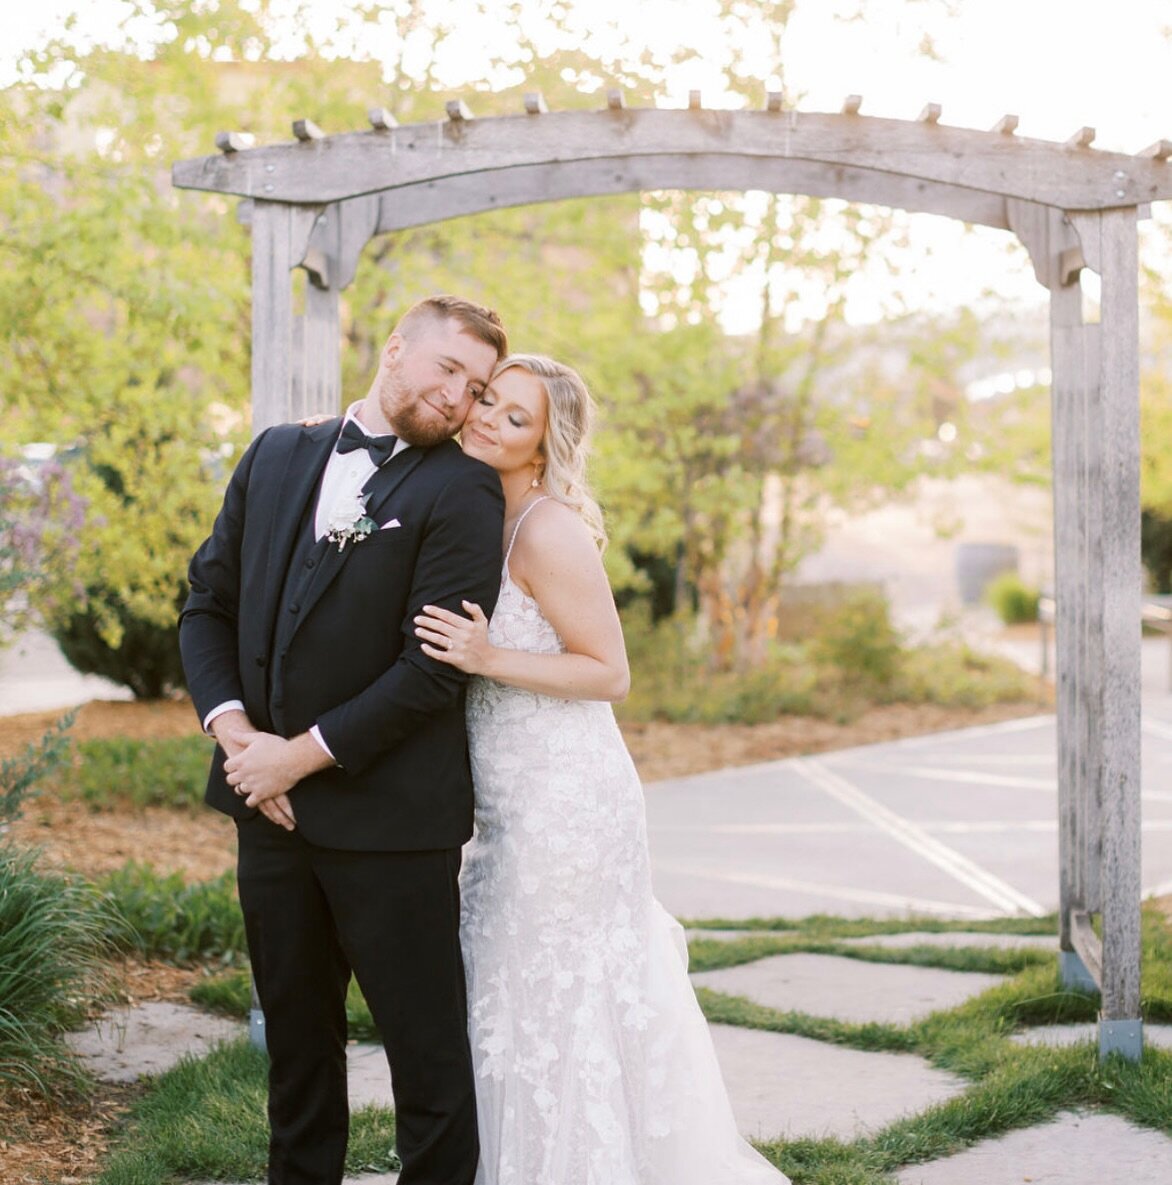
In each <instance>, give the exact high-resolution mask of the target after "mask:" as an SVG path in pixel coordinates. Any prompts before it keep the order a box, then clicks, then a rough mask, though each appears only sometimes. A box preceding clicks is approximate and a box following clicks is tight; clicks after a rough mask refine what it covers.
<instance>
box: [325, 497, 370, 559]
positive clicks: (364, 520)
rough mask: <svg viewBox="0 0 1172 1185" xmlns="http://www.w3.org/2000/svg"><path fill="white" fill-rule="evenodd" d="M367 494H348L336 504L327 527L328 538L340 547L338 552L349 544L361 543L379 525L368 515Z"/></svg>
mask: <svg viewBox="0 0 1172 1185" xmlns="http://www.w3.org/2000/svg"><path fill="white" fill-rule="evenodd" d="M366 499H367V495H366V494H346V495H344V496H343V497H341V498H339V499H338V501H337V502H335V503H334V508H333V510H331V511H330V518H329V522H328V523H327V525H326V537H327V538H328V539H329V541H330V542H331V543H336V544H337V545H338V550H339V551H341V550H342V548H344V547H345V546H346V544H347V543H350V542H354V543H361V542H362V540H363V539H365V538H366V537H367V535H369V534H370V533H371V532H372V531H374V530H375V529H376V528H377V526H378V524H377V523H376V522H375V521H374V519H372V518H371V517H370V515H368V514H367V513H366Z"/></svg>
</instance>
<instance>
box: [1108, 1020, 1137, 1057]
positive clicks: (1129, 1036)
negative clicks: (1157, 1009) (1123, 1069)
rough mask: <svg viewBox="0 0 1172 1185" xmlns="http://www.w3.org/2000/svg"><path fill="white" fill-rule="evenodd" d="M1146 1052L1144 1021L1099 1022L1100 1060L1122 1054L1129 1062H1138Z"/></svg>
mask: <svg viewBox="0 0 1172 1185" xmlns="http://www.w3.org/2000/svg"><path fill="white" fill-rule="evenodd" d="M1143 1052H1144V1022H1143V1021H1142V1020H1101V1021H1099V1059H1100V1060H1103V1059H1104V1058H1107V1057H1109V1056H1110V1055H1111V1054H1113V1053H1121V1054H1122V1055H1123V1056H1124V1057H1125V1058H1127V1060H1128V1061H1129V1062H1138V1061H1139V1059H1140V1058H1141V1057H1143Z"/></svg>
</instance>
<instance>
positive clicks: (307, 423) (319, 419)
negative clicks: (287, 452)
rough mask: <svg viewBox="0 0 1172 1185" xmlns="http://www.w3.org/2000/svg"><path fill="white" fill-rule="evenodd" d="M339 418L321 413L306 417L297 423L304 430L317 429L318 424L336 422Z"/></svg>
mask: <svg viewBox="0 0 1172 1185" xmlns="http://www.w3.org/2000/svg"><path fill="white" fill-rule="evenodd" d="M337 418H338V417H337V416H330V415H326V413H325V412H321V411H319V412H317V413H316V414H315V415H312V416H305V417H304V419H300V420H298V421H297V423H298V425H299V426H300V427H302V428H316V427H317V426H318V424H324V423H325V422H326V421H327V420H336V419H337Z"/></svg>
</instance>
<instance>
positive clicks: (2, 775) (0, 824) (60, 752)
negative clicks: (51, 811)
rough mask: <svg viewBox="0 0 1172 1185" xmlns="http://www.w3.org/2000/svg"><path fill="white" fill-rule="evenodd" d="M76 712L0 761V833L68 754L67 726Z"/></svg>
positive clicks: (17, 817)
mask: <svg viewBox="0 0 1172 1185" xmlns="http://www.w3.org/2000/svg"><path fill="white" fill-rule="evenodd" d="M76 715H77V713H76V712H70V713H68V715H65V716H62V717H61V719H60V720H58V721H57V723H56V724H55V725H53V727H52V728H51V729H50V730H49V731H48V732H47V733H45V735H44V736H43V737H41V739H40V740H39V741H37V742H36V743H35V744H31V745H28V746H26V748H25V750H24V752H23V753H21V754H20V755H19V756H17V757H8V758H6V759H5V760H4V761H2V762H0V835H2V834H3V833H4V829H5V827H6V826H7V824H9V823H12V822H14V821H15V820H17V819H19V818H20V816H21V813H22V809H23V806H24V801H25V799H26V798H29V797H31V796H32V795H34V794H36V793H37V791H38V789H39V786H38V783H40V782H42V781H43V780H44V779H45V778H46V777H48V776H49V775H50V774H51V773H53V771H54V770H57V769H60V768H61V766H62V764H63V763H64V762H65V761H66V759H67V758H68V756H69V743H70V740H69V729H70V728H71V727H72V725H73V721H74V718H75V717H76Z"/></svg>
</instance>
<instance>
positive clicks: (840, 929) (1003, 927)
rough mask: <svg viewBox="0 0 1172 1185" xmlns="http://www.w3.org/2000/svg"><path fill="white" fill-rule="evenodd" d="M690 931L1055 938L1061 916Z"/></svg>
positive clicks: (711, 921)
mask: <svg viewBox="0 0 1172 1185" xmlns="http://www.w3.org/2000/svg"><path fill="white" fill-rule="evenodd" d="M679 921H680V925H681V926H683V927H684V928H685V929H687V930H765V931H775V930H788V931H793V932H795V933H798V934H803V935H805V936H806V937H809V938H814V937H822V938H867V937H869V936H870V935H873V934H909V933H913V932H915V933H925V934H1035V935H1040V936H1043V937H1052V936H1053V935H1055V934H1057V933H1058V915H1057V914H1053V913H1049V914H1046V915H1045V916H1044V917H1040V918H978V919H971V920H968V921H963V920H961V921H957V920H954V919H951V918H938V917H919V916H916V915H909V916H908V917H904V918H840V917H835V916H834V915H833V914H825V913H815V914H810V916H809V917H802V918H784V917H776V918H680V919H679Z"/></svg>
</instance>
